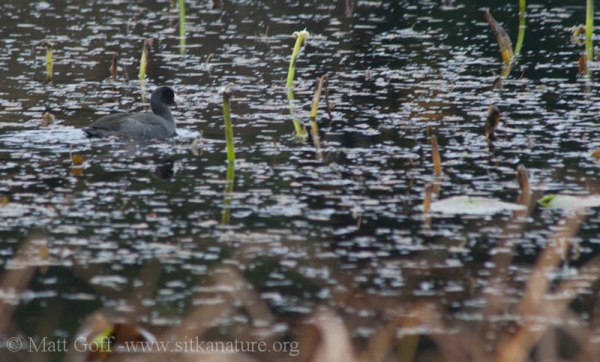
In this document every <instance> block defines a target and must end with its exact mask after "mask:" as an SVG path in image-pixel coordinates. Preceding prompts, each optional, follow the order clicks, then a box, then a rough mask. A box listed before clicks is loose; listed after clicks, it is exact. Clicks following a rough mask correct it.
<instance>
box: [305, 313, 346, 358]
mask: <svg viewBox="0 0 600 362" xmlns="http://www.w3.org/2000/svg"><path fill="white" fill-rule="evenodd" d="M307 323H308V325H309V326H311V327H309V328H310V329H311V330H312V331H311V332H310V333H307V330H306V329H305V330H304V333H303V334H302V337H303V338H301V339H300V346H302V351H301V352H300V355H304V356H306V355H309V356H310V357H309V358H307V359H306V361H310V362H331V361H344V362H356V361H358V359H357V358H356V355H355V353H354V350H353V349H352V341H351V339H350V335H349V334H348V330H347V328H346V326H345V325H344V322H343V321H342V320H341V318H339V317H338V316H336V315H335V314H333V313H332V312H330V311H327V312H320V313H317V314H315V315H314V316H313V317H311V318H310V319H309V320H308V321H307ZM314 332H317V333H314ZM305 344H306V346H307V347H308V346H310V347H313V348H310V349H309V350H306V349H305V348H304V347H305V346H304V345H305ZM302 352H306V354H303V353H302Z"/></svg>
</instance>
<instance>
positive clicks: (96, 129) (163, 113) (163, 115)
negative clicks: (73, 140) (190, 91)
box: [83, 87, 177, 141]
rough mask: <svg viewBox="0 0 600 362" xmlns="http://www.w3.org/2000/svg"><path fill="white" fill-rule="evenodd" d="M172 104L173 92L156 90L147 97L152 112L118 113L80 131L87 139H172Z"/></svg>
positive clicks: (173, 100)
mask: <svg viewBox="0 0 600 362" xmlns="http://www.w3.org/2000/svg"><path fill="white" fill-rule="evenodd" d="M172 104H175V92H174V91H173V89H171V88H170V87H160V88H157V89H156V90H155V91H154V92H153V93H152V96H151V97H150V107H151V108H152V112H154V113H119V114H111V115H108V116H104V117H101V118H99V119H98V120H97V121H96V122H94V123H92V124H91V126H90V127H87V128H84V129H83V131H84V132H85V133H87V135H88V137H110V136H117V137H122V138H129V139H134V140H140V141H149V140H155V139H165V138H169V137H172V136H175V135H176V134H177V133H176V131H175V120H173V115H171V111H170V110H169V105H172Z"/></svg>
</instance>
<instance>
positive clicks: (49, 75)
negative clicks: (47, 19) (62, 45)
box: [45, 41, 54, 83]
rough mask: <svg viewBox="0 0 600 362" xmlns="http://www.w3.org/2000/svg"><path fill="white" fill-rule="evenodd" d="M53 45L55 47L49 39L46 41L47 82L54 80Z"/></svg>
mask: <svg viewBox="0 0 600 362" xmlns="http://www.w3.org/2000/svg"><path fill="white" fill-rule="evenodd" d="M52 47H53V44H52V43H51V42H49V41H46V80H45V82H46V83H51V82H52V76H53V73H54V71H53V69H54V64H53V56H52V50H53V49H52Z"/></svg>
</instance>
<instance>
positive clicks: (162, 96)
mask: <svg viewBox="0 0 600 362" xmlns="http://www.w3.org/2000/svg"><path fill="white" fill-rule="evenodd" d="M150 101H151V102H154V101H158V102H160V103H163V104H166V105H168V106H170V105H173V104H175V103H176V102H175V91H174V90H173V88H171V87H158V88H156V89H155V90H154V92H152V97H151V98H150Z"/></svg>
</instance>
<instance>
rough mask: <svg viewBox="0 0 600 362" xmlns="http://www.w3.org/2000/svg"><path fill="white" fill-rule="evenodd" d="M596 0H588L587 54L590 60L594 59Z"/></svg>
mask: <svg viewBox="0 0 600 362" xmlns="http://www.w3.org/2000/svg"><path fill="white" fill-rule="evenodd" d="M593 36H594V0H587V4H586V11H585V54H586V56H587V60H588V62H592V61H594V42H593V40H592V38H593Z"/></svg>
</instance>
